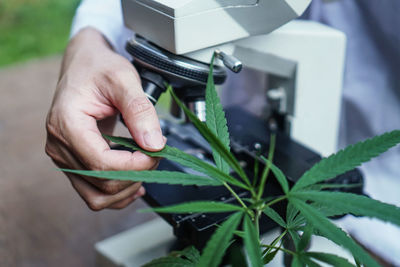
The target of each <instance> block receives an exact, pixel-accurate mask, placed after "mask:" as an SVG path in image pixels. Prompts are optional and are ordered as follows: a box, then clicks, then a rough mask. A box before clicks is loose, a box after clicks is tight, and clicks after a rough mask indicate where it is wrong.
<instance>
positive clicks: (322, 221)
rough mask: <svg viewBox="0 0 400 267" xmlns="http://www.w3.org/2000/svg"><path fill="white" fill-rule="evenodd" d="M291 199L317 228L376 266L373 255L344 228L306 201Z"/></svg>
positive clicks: (366, 262)
mask: <svg viewBox="0 0 400 267" xmlns="http://www.w3.org/2000/svg"><path fill="white" fill-rule="evenodd" d="M289 201H290V202H291V203H292V204H293V205H294V206H295V207H296V208H297V209H298V210H299V211H300V212H301V214H302V215H303V216H304V217H305V218H306V219H307V221H308V222H309V223H310V224H311V225H312V226H313V227H314V228H315V229H317V230H318V231H319V232H320V233H321V234H322V235H323V236H325V237H326V238H328V239H330V240H332V241H333V242H335V243H336V244H338V245H339V246H343V247H345V248H347V249H348V250H350V251H351V253H352V254H353V255H354V256H355V257H356V258H357V259H358V260H360V261H361V262H363V263H364V264H365V265H367V266H371V267H372V266H376V267H378V266H379V264H378V263H376V261H375V260H374V259H372V258H371V256H370V255H369V254H368V253H367V252H365V251H364V250H363V249H362V248H361V247H360V246H359V245H358V244H357V243H356V242H354V240H353V239H351V238H350V237H349V236H348V235H347V234H346V233H345V232H343V230H341V229H340V228H338V227H337V226H336V225H334V224H333V223H331V222H330V221H329V219H327V218H326V217H325V216H324V215H323V214H322V213H320V212H319V211H318V210H317V209H315V208H313V207H311V206H310V205H307V204H306V203H305V202H303V201H300V200H298V199H295V198H292V197H289Z"/></svg>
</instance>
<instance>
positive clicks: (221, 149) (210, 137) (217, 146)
mask: <svg viewBox="0 0 400 267" xmlns="http://www.w3.org/2000/svg"><path fill="white" fill-rule="evenodd" d="M168 90H169V92H170V93H171V95H172V97H173V98H174V100H175V102H176V103H177V104H178V106H179V107H180V108H182V109H183V111H184V112H185V114H186V116H187V117H188V118H189V120H190V121H191V122H192V123H193V125H194V126H195V127H196V128H197V130H198V131H199V132H200V134H201V135H202V136H203V137H204V138H205V139H206V140H207V141H208V143H209V144H210V145H211V147H212V148H213V149H214V150H215V151H217V152H218V153H219V154H220V156H221V157H222V158H223V159H224V160H225V161H226V162H227V163H228V164H229V165H230V166H231V167H232V169H233V170H234V171H235V172H236V173H237V174H238V175H239V176H240V177H241V178H242V179H243V181H244V182H245V183H246V184H247V185H248V186H250V181H249V179H248V178H247V176H246V173H245V172H244V170H243V168H242V166H240V164H239V162H238V160H237V159H236V158H235V157H234V156H233V154H232V153H231V152H230V151H229V150H227V149H226V148H225V146H224V144H223V143H222V142H221V141H220V140H219V139H218V137H216V136H215V134H213V133H212V132H211V131H210V129H208V128H207V127H206V125H205V124H204V123H203V122H201V121H200V120H199V119H198V118H197V117H196V115H194V114H193V113H192V112H191V111H190V110H189V109H188V108H187V107H186V106H185V105H184V104H183V103H182V102H181V101H180V100H179V98H178V97H177V96H176V95H175V93H174V92H173V90H172V88H171V86H169V87H168Z"/></svg>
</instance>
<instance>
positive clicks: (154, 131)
mask: <svg viewBox="0 0 400 267" xmlns="http://www.w3.org/2000/svg"><path fill="white" fill-rule="evenodd" d="M129 70H130V71H126V70H124V71H120V72H117V73H115V77H114V85H115V86H116V87H117V88H113V90H112V92H113V96H112V99H113V102H114V103H113V104H114V105H115V106H116V107H117V108H118V109H119V111H120V112H121V114H122V116H123V118H124V121H125V123H126V126H127V127H128V129H129V132H130V133H131V135H132V137H133V138H134V139H135V141H136V142H137V143H138V145H139V146H141V147H142V148H143V149H146V150H150V151H158V150H161V149H162V148H163V147H164V146H165V139H164V138H163V135H162V132H161V128H160V122H159V120H158V117H157V113H156V110H155V108H154V106H153V104H152V103H151V102H150V101H149V99H148V98H147V97H146V95H145V94H144V92H143V89H142V87H141V82H140V80H139V79H138V76H137V73H136V71H135V70H134V68H133V67H131V68H129Z"/></svg>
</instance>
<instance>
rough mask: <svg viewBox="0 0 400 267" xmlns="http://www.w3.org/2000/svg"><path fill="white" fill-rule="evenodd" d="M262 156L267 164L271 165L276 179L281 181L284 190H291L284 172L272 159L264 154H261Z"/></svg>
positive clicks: (286, 191) (285, 191)
mask: <svg viewBox="0 0 400 267" xmlns="http://www.w3.org/2000/svg"><path fill="white" fill-rule="evenodd" d="M261 158H262V159H263V160H264V161H265V163H266V164H269V167H270V168H271V171H272V173H273V174H274V176H275V178H276V180H277V181H278V182H279V184H280V185H281V187H282V190H283V192H284V193H285V194H287V193H288V192H289V184H288V181H287V179H286V176H285V175H284V174H283V172H282V171H281V170H280V169H279V168H278V167H276V166H275V165H274V164H273V163H272V162H271V161H270V160H268V159H267V158H265V157H264V156H261Z"/></svg>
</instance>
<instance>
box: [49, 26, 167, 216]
mask: <svg viewBox="0 0 400 267" xmlns="http://www.w3.org/2000/svg"><path fill="white" fill-rule="evenodd" d="M119 112H121V114H122V116H123V118H124V121H125V123H126V125H127V127H128V129H129V132H130V134H131V135H132V137H133V138H134V140H135V141H136V142H137V143H138V145H140V146H141V147H142V148H143V149H146V150H149V151H158V150H161V149H162V148H163V147H164V145H165V142H166V141H165V138H164V137H163V135H162V132H161V129H160V124H159V120H158V117H157V114H156V111H155V109H154V107H153V105H152V104H151V102H150V101H149V100H148V99H147V97H146V96H145V94H144V93H143V90H142V88H141V82H140V77H139V75H138V74H137V72H136V70H135V68H134V67H133V66H132V64H131V63H130V62H129V61H128V60H127V59H125V58H124V57H122V56H120V55H118V54H116V53H115V52H114V51H113V50H112V49H111V47H110V46H109V44H108V43H107V42H106V40H105V39H104V38H103V36H102V35H101V34H100V33H99V32H97V31H96V30H94V29H92V28H85V29H83V30H81V31H80V32H79V33H78V34H77V35H76V36H75V37H74V38H73V39H72V40H71V42H70V43H69V45H68V47H67V50H66V52H65V55H64V59H63V63H62V68H61V74H60V77H59V82H58V84H57V89H56V92H55V95H54V99H53V103H52V105H51V108H50V111H49V113H48V115H47V120H46V129H47V142H46V148H45V150H46V153H47V154H48V155H49V156H50V157H51V159H52V160H53V161H54V162H55V164H56V165H57V166H59V167H61V168H70V169H80V170H84V169H88V170H149V169H155V168H157V166H158V160H157V159H154V158H150V157H148V156H146V155H144V154H142V153H140V152H134V153H131V152H128V151H118V150H111V149H110V147H109V145H108V143H107V142H106V141H105V140H104V138H103V137H102V135H101V133H105V134H111V133H112V130H113V128H114V125H115V122H116V116H117V115H118V113H119ZM66 175H67V176H68V178H69V179H70V181H71V183H72V186H73V187H74V188H75V190H76V191H77V192H78V193H79V195H80V196H81V197H82V198H83V200H84V201H85V202H86V204H87V205H88V206H89V208H90V209H92V210H95V211H97V210H101V209H104V208H111V209H121V208H124V207H126V206H127V205H129V204H130V203H131V202H133V201H134V200H135V199H137V198H138V197H140V196H142V195H144V193H145V191H144V188H143V187H142V186H141V183H133V182H129V181H114V180H105V179H97V178H91V177H86V176H78V175H75V174H70V173H68V174H66Z"/></svg>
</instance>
